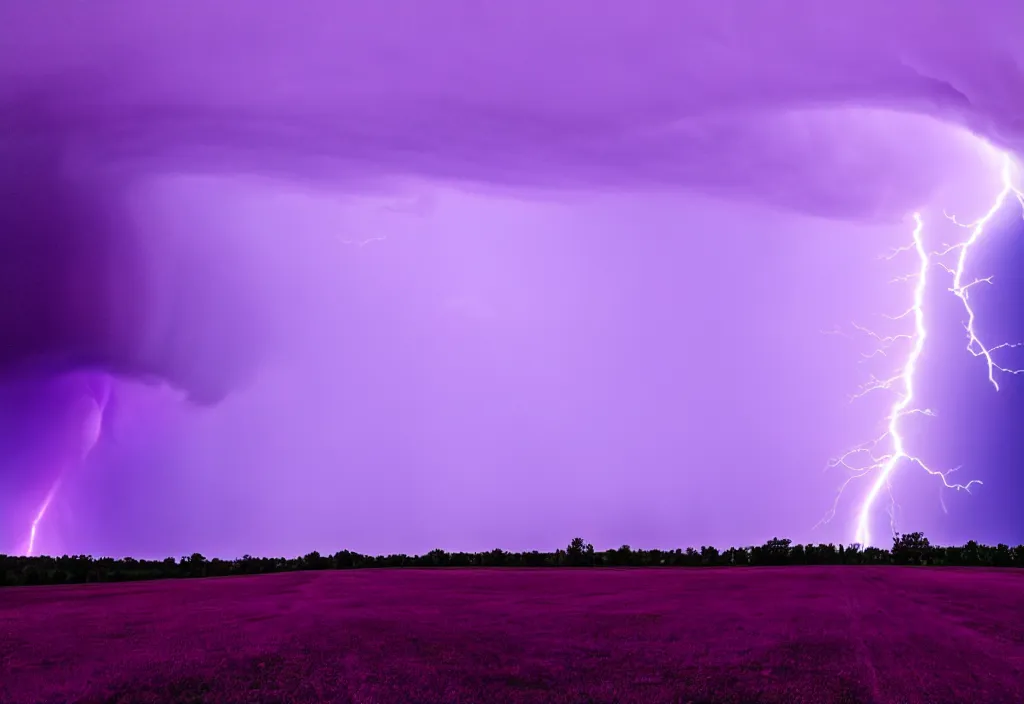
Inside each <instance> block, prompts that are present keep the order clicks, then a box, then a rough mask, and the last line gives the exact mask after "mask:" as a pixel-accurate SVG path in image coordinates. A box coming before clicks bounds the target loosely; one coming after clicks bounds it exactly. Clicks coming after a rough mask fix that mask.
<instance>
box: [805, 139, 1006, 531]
mask: <svg viewBox="0 0 1024 704" xmlns="http://www.w3.org/2000/svg"><path fill="white" fill-rule="evenodd" d="M1012 167H1013V164H1012V161H1011V159H1010V157H1009V155H1008V154H1003V155H1002V170H1001V177H1002V190H1001V191H1000V192H999V193H998V194H997V195H996V197H995V199H994V200H993V202H992V205H991V207H990V208H989V210H988V212H986V213H985V215H983V216H982V217H981V218H980V219H978V220H976V221H975V222H973V223H969V224H961V223H959V222H957V221H956V218H955V217H953V216H950V215H948V214H947V215H946V217H947V218H949V219H950V220H952V221H953V222H954V223H955V224H956V225H958V226H960V227H962V228H966V229H969V230H970V231H971V232H970V235H969V236H968V238H967V239H966V240H964V241H963V242H960V243H959V244H955V245H952V246H947V247H945V249H943V250H941V251H936V252H929V251H928V250H927V249H926V248H925V245H924V237H923V232H924V221H923V220H922V218H921V215H920V213H914V223H915V227H914V230H913V233H912V242H911V243H910V244H908V245H905V246H903V247H898V248H896V249H894V250H892V251H891V252H889V253H888V254H887V255H883V257H882V258H883V259H892V258H894V257H896V256H898V255H900V254H903V253H905V252H911V251H912V252H914V253H915V254H916V256H917V264H918V265H917V269H916V271H915V272H913V273H910V274H907V275H905V276H900V277H897V278H895V279H893V281H894V282H895V281H911V280H915V281H916V283H915V286H914V293H913V301H912V303H911V305H910V307H909V308H907V309H906V310H905V311H904V312H902V313H900V314H899V315H895V316H885V317H887V318H889V319H890V320H902V319H904V318H908V317H910V318H912V319H913V328H912V330H911V331H910V332H908V333H902V334H897V335H888V336H883V335H879V334H878V333H876V332H874V331H872V330H870V329H868V328H865V327H863V326H860V325H856V324H855V325H854V328H855V329H856V330H858V331H859V332H861V333H863V334H866V335H868V336H869V337H871V338H873V339H874V340H875V341H876V342H877V343H878V347H877V348H876V350H875V351H874V352H871V353H870V354H863V355H862V357H863V359H862V361H864V360H867V359H871V358H873V357H876V356H879V355H880V356H888V355H887V351H888V350H889V348H890V347H891V346H892V345H893V344H894V343H896V342H898V341H901V340H906V341H909V343H910V351H909V352H908V353H907V356H906V358H905V361H904V362H903V365H902V367H900V368H899V371H898V372H897V373H896V374H895V375H893V376H892V377H889V378H886V379H879V378H877V377H875V376H874V375H872V376H870V377H869V380H868V381H867V382H866V383H865V384H863V385H862V386H861V388H860V390H859V391H858V393H856V394H854V395H853V396H852V397H851V400H854V399H857V398H860V397H862V396H864V395H866V394H868V393H871V392H873V391H878V390H886V391H892V392H894V393H895V395H896V400H895V401H894V402H893V404H892V405H891V406H890V409H889V413H888V415H887V416H886V417H885V419H884V420H885V428H886V429H885V431H884V432H883V433H882V434H881V435H879V436H878V437H876V438H874V439H873V440H870V441H868V442H866V443H863V444H861V445H858V446H856V447H854V448H853V449H851V450H849V451H848V452H846V453H845V454H843V455H842V456H841V457H838V458H836V459H833V460H831V461H830V462H829V464H828V467H827V468H836V467H842V468H843V469H846V470H848V471H849V472H850V476H849V477H848V478H847V479H846V481H845V482H843V484H842V485H841V486H840V488H839V491H838V493H837V495H836V500H835V502H834V503H833V505H832V509H831V510H830V511H829V513H828V514H827V515H826V516H825V518H824V519H823V521H822V522H827V521H829V520H830V519H831V518H832V517H833V516H834V515H835V512H836V508H837V506H838V503H839V500H840V498H841V497H842V495H843V492H844V491H845V489H846V487H847V486H848V485H849V483H850V482H852V481H853V480H854V479H859V478H861V477H865V476H869V475H874V481H873V482H872V483H871V486H870V488H869V490H868V492H867V494H866V495H865V496H864V498H863V500H862V501H861V504H860V507H859V509H858V510H857V523H856V528H855V530H854V542H856V543H858V544H860V545H862V546H868V545H870V544H871V528H870V523H871V517H872V515H873V514H874V512H875V505H876V503H877V501H878V498H879V496H880V494H881V493H882V490H883V489H887V490H888V493H889V496H890V498H891V503H890V509H889V516H890V527H891V529H892V532H893V534H895V533H896V501H895V498H894V497H893V495H892V484H891V480H892V475H893V473H894V472H895V471H896V469H897V468H898V467H899V466H900V465H902V464H911V465H915V466H917V467H918V468H920V469H922V470H924V471H925V472H927V473H928V474H930V475H932V476H935V477H938V478H939V479H940V480H941V482H942V485H943V486H944V487H945V488H947V489H956V490H958V491H960V490H962V491H966V492H968V493H970V489H971V487H972V486H974V485H975V484H977V485H981V483H982V482H980V481H978V480H972V481H969V482H967V483H966V484H957V483H953V482H951V481H950V480H949V475H950V474H952V473H953V472H955V471H956V469H959V468H955V469H951V470H947V471H939V470H936V469H932V468H931V467H929V466H928V465H927V464H925V463H924V462H923V461H922V460H921V458H920V457H917V456H916V455H913V454H911V453H910V452H909V451H908V449H907V447H906V441H905V439H904V437H903V435H902V433H901V421H902V419H904V418H906V417H907V416H910V415H925V416H933V415H935V414H934V412H933V411H932V410H931V409H927V408H917V407H916V406H914V390H915V382H916V374H917V368H918V363H919V361H920V359H921V354H922V352H923V351H924V346H925V341H926V340H927V339H928V330H927V327H926V316H925V310H924V308H925V302H924V294H925V290H926V287H927V284H928V271H929V269H930V268H931V265H932V264H933V263H935V264H936V265H938V266H939V267H941V268H943V269H945V270H946V271H947V272H948V273H950V274H951V275H952V277H953V284H952V287H951V288H950V289H949V290H950V292H952V293H953V295H955V296H956V297H957V298H958V299H960V301H961V302H962V303H963V306H964V312H965V313H966V316H967V320H966V322H965V323H964V330H965V332H966V335H967V351H968V352H970V353H971V354H972V355H973V356H975V357H981V358H982V359H984V360H985V364H986V367H987V372H988V380H989V382H990V383H991V384H992V386H993V387H994V388H995V389H996V391H998V390H999V383H998V381H997V379H996V377H997V375H998V374H999V373H1000V372H1004V373H1008V374H1020V373H1024V370H1020V369H1011V368H1008V367H1005V366H1002V365H1000V364H998V363H997V362H996V361H995V359H994V357H993V352H996V351H997V350H1000V349H1004V348H1013V347H1018V346H1020V343H1003V344H999V345H996V346H994V347H986V346H985V345H984V344H983V343H982V342H981V340H980V338H979V337H978V333H977V330H976V327H975V320H976V315H975V312H974V309H973V308H972V307H971V304H970V301H969V291H970V289H971V288H972V287H974V286H976V285H978V284H982V283H988V284H991V283H992V277H991V276H989V277H984V278H976V279H974V280H972V281H970V282H968V283H964V272H965V270H966V265H967V260H968V256H969V254H970V252H971V250H972V248H973V247H974V246H975V245H976V244H977V243H978V241H979V240H980V239H981V237H982V236H983V234H984V233H985V231H986V228H987V226H988V225H989V223H990V222H991V221H992V219H993V218H994V217H995V216H996V214H997V213H998V212H999V211H1000V210H1001V209H1002V208H1003V207H1004V206H1005V204H1006V203H1007V201H1008V200H1009V199H1010V198H1011V196H1012V197H1014V198H1015V199H1016V200H1017V202H1018V203H1019V204H1020V206H1021V208H1022V211H1024V193H1022V192H1021V190H1020V189H1019V188H1017V187H1015V186H1014V185H1013V178H1012V171H1013V168H1012ZM953 252H956V253H957V259H956V266H955V267H950V266H947V265H946V264H943V263H942V262H941V261H938V259H937V258H939V257H942V256H945V255H948V254H951V253H953ZM933 258H936V259H934V260H933ZM943 506H944V503H943Z"/></svg>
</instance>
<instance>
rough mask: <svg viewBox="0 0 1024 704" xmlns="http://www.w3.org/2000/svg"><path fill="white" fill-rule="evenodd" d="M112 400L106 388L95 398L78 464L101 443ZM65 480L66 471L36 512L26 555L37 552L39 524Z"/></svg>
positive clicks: (84, 424) (83, 435)
mask: <svg viewBox="0 0 1024 704" xmlns="http://www.w3.org/2000/svg"><path fill="white" fill-rule="evenodd" d="M109 399H110V387H109V385H107V386H105V387H104V389H103V391H102V393H101V394H100V396H99V398H95V399H94V402H95V404H96V405H95V407H94V409H93V411H92V412H91V413H90V414H89V415H88V416H87V417H86V419H85V422H84V423H83V427H82V439H81V445H80V447H79V449H78V458H77V459H78V464H81V463H82V462H84V461H85V458H86V457H88V456H89V453H90V452H92V449H93V448H94V447H96V443H97V442H99V439H100V435H101V434H102V432H103V413H104V411H106V407H107V402H108V400H109ZM63 480H64V471H63V470H62V471H61V473H60V474H59V475H58V476H57V479H56V481H54V483H53V486H51V487H50V491H48V492H47V494H46V498H45V499H43V503H42V504H40V506H39V510H38V511H36V515H35V518H33V519H32V524H31V526H30V527H29V532H28V542H27V543H26V545H25V555H27V556H30V557H31V556H32V555H33V554H35V550H36V538H37V536H38V533H39V524H40V523H42V522H43V519H44V518H46V514H47V512H48V511H49V509H50V505H51V504H52V503H53V499H54V497H56V496H57V492H58V491H59V490H60V485H61V482H63Z"/></svg>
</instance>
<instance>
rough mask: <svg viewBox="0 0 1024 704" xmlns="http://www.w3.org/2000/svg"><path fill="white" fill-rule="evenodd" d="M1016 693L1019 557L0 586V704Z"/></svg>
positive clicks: (1020, 676)
mask: <svg viewBox="0 0 1024 704" xmlns="http://www.w3.org/2000/svg"><path fill="white" fill-rule="evenodd" d="M71 701H74V702H124V703H125V704H129V703H130V704H144V703H145V702H215V703H217V704H230V703H231V702H366V703H369V702H381V703H383V702H403V703H404V702H544V703H548V702H551V703H558V702H624V703H625V702H695V703H696V702H742V703H744V704H746V703H748V702H750V703H753V702H779V703H780V704H781V703H785V704H798V703H799V702H822V703H827V704H840V703H842V702H907V703H911V702H922V703H924V702H927V703H928V704H940V703H943V702H964V703H970V704H981V703H984V704H999V703H1000V702H1007V703H1011V702H1012V703H1013V704H1020V703H1021V702H1024V570H1019V571H1013V570H990V569H982V568H974V569H966V568H965V569H957V568H912V567H910V568H900V567H861V566H851V567H781V568H733V569H730V568H705V569H701V568H697V569H686V568H668V569H538V570H529V569H477V570H473V569H450V570H413V569H403V570H356V571H342V572H298V573H290V574H278V575H266V576H258V577H229V578H221V579H201V580H169V581H159V582H146V583H135V584H107V585H81V586H66V587H23V588H8V589H3V590H0V702H3V703H4V704H8V703H10V704H18V703H22V702H24V703H26V704H28V703H31V704H42V703H44V702H71Z"/></svg>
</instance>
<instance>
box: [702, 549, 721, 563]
mask: <svg viewBox="0 0 1024 704" xmlns="http://www.w3.org/2000/svg"><path fill="white" fill-rule="evenodd" d="M720 558H721V556H720V555H719V554H718V548H716V547H714V546H713V545H702V546H701V548H700V564H702V565H704V566H705V567H715V566H716V565H718V561H719V559H720Z"/></svg>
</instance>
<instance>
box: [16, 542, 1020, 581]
mask: <svg viewBox="0 0 1024 704" xmlns="http://www.w3.org/2000/svg"><path fill="white" fill-rule="evenodd" d="M781 565H934V566H972V567H973V566H978V567H1020V568H1024V545H1018V546H1017V547H1010V546H1008V545H1004V544H999V545H996V546H995V547H992V546H990V545H981V544H979V543H977V542H975V541H973V540H972V541H969V542H968V543H966V544H965V545H961V546H957V547H942V546H938V545H932V544H931V543H930V542H929V541H928V538H926V537H925V536H924V535H923V534H922V533H907V534H904V535H897V536H895V537H894V538H893V544H892V548H891V549H889V550H886V549H883V548H875V547H868V548H864V549H861V547H860V546H859V545H857V544H853V545H849V546H843V545H839V546H836V545H834V544H831V543H829V544H827V545H824V544H819V545H794V544H793V542H792V541H791V540H789V539H787V538H772V539H771V540H769V541H768V542H766V543H765V544H764V545H758V546H751V547H743V548H729V549H727V550H722V551H719V550H718V549H717V548H715V547H712V546H710V545H705V546H703V547H701V548H700V549H699V550H698V549H696V548H686V549H685V550H683V549H677V550H634V549H633V548H631V547H630V546H628V545H623V546H622V547H620V548H617V549H612V550H604V551H595V550H594V546H593V545H591V544H590V543H587V542H586V541H584V540H583V539H582V538H573V539H572V541H571V542H570V543H569V545H568V546H566V547H565V548H564V549H559V550H555V551H554V552H539V551H536V550H534V551H531V552H506V551H504V550H500V549H495V550H491V551H489V552H476V553H469V552H445V551H444V550H432V551H430V552H428V553H427V554H426V555H402V554H397V555H378V556H372V555H361V554H359V553H356V552H351V551H349V550H342V551H340V552H337V553H334V554H333V555H321V554H320V553H319V552H311V553H309V554H308V555H303V556H302V557H297V558H290V559H289V558H283V557H253V556H252V555H243V556H242V557H241V558H238V559H235V560H221V559H218V558H213V559H207V558H206V557H204V556H203V555H201V554H199V553H194V554H192V555H188V556H184V557H182V558H181V559H178V560H176V559H174V558H173V557H168V558H166V559H164V560H136V559H134V558H130V557H125V558H121V559H114V558H112V557H100V558H94V557H91V556H89V555H64V556H62V557H49V556H45V555H44V556H39V557H19V556H11V555H0V586H25V585H36V584H81V583H87V582H127V581H139V580H149V579H174V578H196V577H228V576H231V575H253V574H270V573H274V572H294V571H299V570H347V569H364V568H382V567H437V568H445V567H756V566H781Z"/></svg>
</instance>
